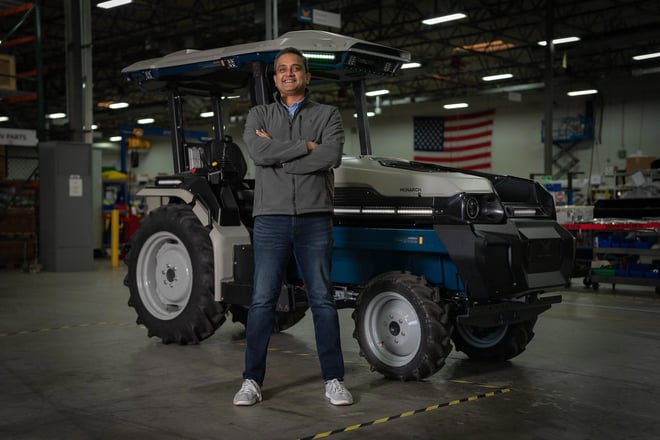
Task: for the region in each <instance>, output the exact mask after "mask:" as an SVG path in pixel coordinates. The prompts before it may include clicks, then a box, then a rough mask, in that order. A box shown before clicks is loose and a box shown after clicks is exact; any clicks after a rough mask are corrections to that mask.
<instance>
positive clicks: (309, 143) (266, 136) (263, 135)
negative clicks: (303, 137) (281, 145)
mask: <svg viewBox="0 0 660 440" xmlns="http://www.w3.org/2000/svg"><path fill="white" fill-rule="evenodd" d="M255 133H256V134H257V136H259V137H261V138H264V139H273V137H272V136H271V135H270V133H268V132H267V131H266V130H263V129H261V128H259V129H257V130H255ZM317 145H318V144H317V143H316V142H314V141H307V151H312V150H313V149H314V148H316V146H317Z"/></svg>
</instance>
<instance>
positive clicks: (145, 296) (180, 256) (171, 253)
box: [136, 231, 193, 320]
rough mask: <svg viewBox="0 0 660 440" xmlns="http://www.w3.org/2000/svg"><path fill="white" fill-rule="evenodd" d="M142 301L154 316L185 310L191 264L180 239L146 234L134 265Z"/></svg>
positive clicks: (168, 316)
mask: <svg viewBox="0 0 660 440" xmlns="http://www.w3.org/2000/svg"><path fill="white" fill-rule="evenodd" d="M136 276H137V286H138V292H139V294H140V299H141V300H142V304H144V307H145V308H146V309H147V311H148V312H149V313H151V315H153V316H154V317H156V318H158V319H164V320H168V319H174V318H176V317H177V316H179V314H181V312H182V311H183V310H184V309H185V307H186V305H187V304H188V300H189V299H190V292H191V291H192V281H193V274H192V264H191V262H190V255H189V254H188V250H187V249H186V247H185V245H184V244H183V243H182V242H181V240H180V239H179V238H178V237H177V236H176V235H174V234H172V233H170V232H165V231H162V232H158V233H156V234H153V235H152V236H150V237H149V238H148V239H147V240H146V241H145V243H144V245H143V246H142V248H141V249H140V254H139V256H138V259H137V267H136Z"/></svg>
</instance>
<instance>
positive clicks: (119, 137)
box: [108, 136, 121, 142]
mask: <svg viewBox="0 0 660 440" xmlns="http://www.w3.org/2000/svg"><path fill="white" fill-rule="evenodd" d="M108 140H109V141H110V142H119V141H121V136H111V137H110V139H108Z"/></svg>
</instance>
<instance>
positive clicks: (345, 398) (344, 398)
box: [325, 379, 353, 405]
mask: <svg viewBox="0 0 660 440" xmlns="http://www.w3.org/2000/svg"><path fill="white" fill-rule="evenodd" d="M325 397H327V398H328V399H330V403H332V404H333V405H351V404H353V396H352V395H351V392H350V391H348V390H347V389H346V385H344V382H341V381H340V380H338V379H332V380H329V381H327V382H326V383H325Z"/></svg>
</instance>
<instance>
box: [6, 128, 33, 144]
mask: <svg viewBox="0 0 660 440" xmlns="http://www.w3.org/2000/svg"><path fill="white" fill-rule="evenodd" d="M38 142H39V141H38V139H37V132H36V130H23V129H19V128H0V145H19V146H22V147H34V146H36V145H37V143H38Z"/></svg>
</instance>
